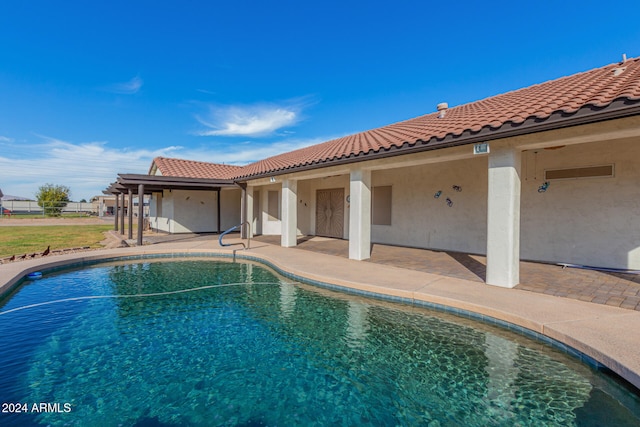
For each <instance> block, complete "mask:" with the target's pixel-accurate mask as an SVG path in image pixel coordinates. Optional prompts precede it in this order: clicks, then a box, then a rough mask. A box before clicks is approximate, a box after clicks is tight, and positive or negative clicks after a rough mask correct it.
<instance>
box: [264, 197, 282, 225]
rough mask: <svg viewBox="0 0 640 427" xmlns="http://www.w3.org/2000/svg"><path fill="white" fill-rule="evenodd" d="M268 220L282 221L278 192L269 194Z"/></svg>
mask: <svg viewBox="0 0 640 427" xmlns="http://www.w3.org/2000/svg"><path fill="white" fill-rule="evenodd" d="M267 219H268V220H269V221H279V220H280V209H279V206H278V192H277V191H269V192H268V193H267Z"/></svg>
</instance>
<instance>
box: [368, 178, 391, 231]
mask: <svg viewBox="0 0 640 427" xmlns="http://www.w3.org/2000/svg"><path fill="white" fill-rule="evenodd" d="M372 208H373V215H371V218H372V220H373V221H372V222H373V224H374V225H391V186H390V185H389V186H384V187H373V201H372Z"/></svg>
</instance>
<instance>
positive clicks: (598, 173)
mask: <svg viewBox="0 0 640 427" xmlns="http://www.w3.org/2000/svg"><path fill="white" fill-rule="evenodd" d="M613 170H614V169H613V165H602V166H588V167H583V168H571V169H547V170H545V171H544V179H545V181H546V180H549V179H579V178H608V177H612V176H613Z"/></svg>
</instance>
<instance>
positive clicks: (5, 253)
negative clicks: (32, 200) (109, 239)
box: [0, 224, 113, 258]
mask: <svg viewBox="0 0 640 427" xmlns="http://www.w3.org/2000/svg"><path fill="white" fill-rule="evenodd" d="M112 228H113V226H112V225H108V224H105V225H102V224H99V225H93V224H91V225H89V224H88V225H81V226H68V225H42V226H37V225H34V226H20V225H18V226H11V227H0V258H5V257H10V256H11V255H17V256H19V255H22V254H32V253H37V252H39V253H42V252H43V251H44V250H45V249H46V248H47V246H51V250H55V249H68V248H77V247H84V246H89V247H92V248H99V247H101V246H100V242H101V241H102V240H104V238H105V237H104V234H103V233H104V232H105V231H108V230H111V229H112Z"/></svg>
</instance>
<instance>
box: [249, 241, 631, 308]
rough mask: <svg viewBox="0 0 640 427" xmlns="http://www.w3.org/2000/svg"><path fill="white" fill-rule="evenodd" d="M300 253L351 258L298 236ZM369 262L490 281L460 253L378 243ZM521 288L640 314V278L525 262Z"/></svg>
mask: <svg viewBox="0 0 640 427" xmlns="http://www.w3.org/2000/svg"><path fill="white" fill-rule="evenodd" d="M254 240H255V241H258V242H262V243H268V244H272V245H279V244H280V236H257V237H255V238H254ZM294 249H299V250H305V251H312V252H319V253H323V254H327V255H333V256H338V257H342V258H348V257H349V241H348V240H341V239H332V238H327V237H316V236H308V237H301V238H298V246H296V247H295V248H294ZM365 262H372V263H376V264H385V265H391V266H394V267H399V268H405V269H410V270H416V271H422V272H425V273H431V274H437V275H439V276H446V277H452V278H456V279H464V280H469V281H474V282H478V283H484V278H485V272H486V257H484V256H480V255H471V254H465V253H459V252H445V251H433V250H426V249H416V248H407V247H400V246H389V245H380V244H373V246H372V251H371V258H370V259H368V260H367V261H365ZM516 289H521V290H525V291H531V292H537V293H542V294H547V295H553V296H557V297H565V298H572V299H577V300H580V301H587V302H592V303H596V304H605V305H610V306H614V307H620V308H625V309H629V310H637V311H640V275H638V274H624V273H611V272H602V271H595V270H584V269H577V268H563V267H561V266H558V265H553V264H544V263H539V262H526V261H522V262H521V263H520V284H519V285H517V286H516Z"/></svg>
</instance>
